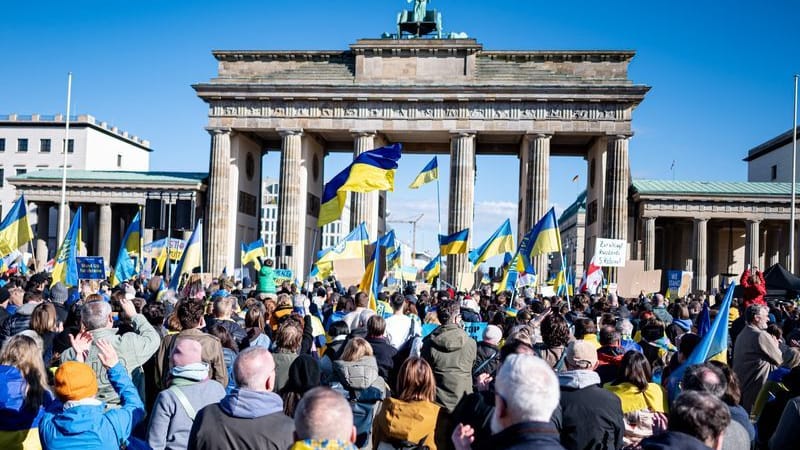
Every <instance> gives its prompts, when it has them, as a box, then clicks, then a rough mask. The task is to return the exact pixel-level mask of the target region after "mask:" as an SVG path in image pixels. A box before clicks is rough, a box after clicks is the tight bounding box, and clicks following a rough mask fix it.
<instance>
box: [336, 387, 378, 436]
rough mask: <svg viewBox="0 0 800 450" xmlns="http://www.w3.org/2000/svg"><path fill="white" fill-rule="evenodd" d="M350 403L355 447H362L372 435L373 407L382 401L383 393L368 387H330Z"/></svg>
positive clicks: (374, 412)
mask: <svg viewBox="0 0 800 450" xmlns="http://www.w3.org/2000/svg"><path fill="white" fill-rule="evenodd" d="M331 387H332V388H333V389H334V390H336V391H338V392H339V393H340V394H342V395H343V396H344V398H346V399H347V400H348V401H349V402H350V409H351V410H352V411H353V426H355V427H356V442H355V445H356V447H359V448H361V447H364V446H365V445H366V444H367V440H368V439H369V436H370V434H371V433H372V421H373V419H374V418H375V414H376V411H375V406H376V405H377V403H378V402H379V401H382V400H383V397H384V393H383V391H381V390H380V389H378V388H376V387H374V386H370V387H368V388H366V389H362V390H359V391H357V390H354V389H347V388H345V387H344V386H342V385H341V384H339V383H336V384H334V385H333V386H331Z"/></svg>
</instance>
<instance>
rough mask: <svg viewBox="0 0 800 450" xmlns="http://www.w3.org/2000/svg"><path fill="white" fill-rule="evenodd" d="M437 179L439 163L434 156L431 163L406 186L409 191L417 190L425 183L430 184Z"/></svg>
mask: <svg viewBox="0 0 800 450" xmlns="http://www.w3.org/2000/svg"><path fill="white" fill-rule="evenodd" d="M438 178H439V162H438V161H437V160H436V157H435V156H434V157H433V159H432V160H431V162H429V163H428V164H426V165H425V167H423V168H422V171H421V172H420V173H419V175H417V178H414V181H412V182H411V184H410V185H409V186H408V187H409V188H411V189H417V188H419V187H420V186H422V185H423V184H425V183H430V182H431V181H435V180H436V179H438Z"/></svg>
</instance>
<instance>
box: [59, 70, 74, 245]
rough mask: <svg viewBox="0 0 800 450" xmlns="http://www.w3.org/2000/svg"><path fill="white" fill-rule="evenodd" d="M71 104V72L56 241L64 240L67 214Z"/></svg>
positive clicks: (69, 75)
mask: <svg viewBox="0 0 800 450" xmlns="http://www.w3.org/2000/svg"><path fill="white" fill-rule="evenodd" d="M71 103H72V72H69V73H68V74H67V115H66V121H65V126H64V165H63V166H62V168H61V207H60V208H59V209H58V241H59V242H61V241H63V240H64V220H65V215H66V213H67V153H68V151H67V150H68V149H69V109H70V106H71Z"/></svg>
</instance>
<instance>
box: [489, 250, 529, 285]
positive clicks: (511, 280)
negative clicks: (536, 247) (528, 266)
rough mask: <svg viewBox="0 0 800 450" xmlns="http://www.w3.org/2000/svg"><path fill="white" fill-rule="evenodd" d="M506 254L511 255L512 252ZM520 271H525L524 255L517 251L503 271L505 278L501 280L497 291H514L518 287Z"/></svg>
mask: <svg viewBox="0 0 800 450" xmlns="http://www.w3.org/2000/svg"><path fill="white" fill-rule="evenodd" d="M506 255H510V253H506ZM520 272H524V266H523V264H522V256H521V255H520V254H519V253H516V254H515V255H514V257H513V258H512V259H511V261H510V262H509V263H508V264H506V267H505V271H504V272H503V279H502V280H500V283H499V284H498V285H497V289H495V291H496V292H497V291H513V290H514V289H516V288H517V279H518V278H519V273H520Z"/></svg>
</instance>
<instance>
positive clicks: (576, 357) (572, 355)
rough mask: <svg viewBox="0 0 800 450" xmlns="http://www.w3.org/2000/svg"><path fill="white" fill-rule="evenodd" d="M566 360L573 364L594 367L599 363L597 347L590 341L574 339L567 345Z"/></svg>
mask: <svg viewBox="0 0 800 450" xmlns="http://www.w3.org/2000/svg"><path fill="white" fill-rule="evenodd" d="M565 358H566V360H567V361H569V362H570V363H572V365H576V366H577V365H587V364H588V365H589V367H590V368H591V367H594V366H595V364H597V348H596V347H595V345H594V344H592V343H591V342H589V341H584V340H582V339H579V340H576V341H572V342H571V343H570V344H569V346H567V355H566V357H565Z"/></svg>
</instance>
